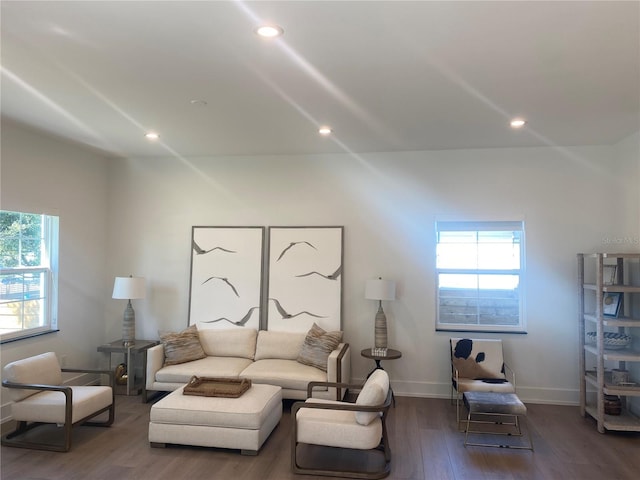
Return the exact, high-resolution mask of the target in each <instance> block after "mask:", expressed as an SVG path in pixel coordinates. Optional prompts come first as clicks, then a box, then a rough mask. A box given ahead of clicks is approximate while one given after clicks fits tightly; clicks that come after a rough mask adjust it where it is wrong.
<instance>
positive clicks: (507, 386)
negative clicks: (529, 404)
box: [456, 378, 516, 393]
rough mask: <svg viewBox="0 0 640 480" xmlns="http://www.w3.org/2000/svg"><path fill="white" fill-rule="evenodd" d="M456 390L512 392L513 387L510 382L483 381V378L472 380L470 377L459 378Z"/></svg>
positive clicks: (513, 390) (461, 391)
mask: <svg viewBox="0 0 640 480" xmlns="http://www.w3.org/2000/svg"><path fill="white" fill-rule="evenodd" d="M456 389H457V390H458V392H460V393H463V392H471V391H475V392H499V393H513V392H515V391H516V390H515V388H514V386H513V384H512V383H511V382H507V381H505V382H501V383H495V382H485V381H484V380H473V379H470V378H459V379H458V385H457V388H456Z"/></svg>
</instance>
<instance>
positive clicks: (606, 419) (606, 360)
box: [578, 253, 640, 433]
mask: <svg viewBox="0 0 640 480" xmlns="http://www.w3.org/2000/svg"><path fill="white" fill-rule="evenodd" d="M613 266H615V276H614V280H613V282H612V284H609V283H608V282H607V283H605V277H604V271H605V268H612V267H613ZM638 272H640V253H617V254H613V253H589V254H587V253H580V254H578V282H579V286H578V287H579V295H580V308H579V325H580V332H579V335H580V413H581V414H582V416H586V415H590V416H591V417H593V418H594V419H595V420H596V422H597V425H598V431H599V432H600V433H604V432H605V431H606V430H618V431H632V432H640V418H639V417H638V416H636V415H634V414H633V413H632V412H631V411H630V410H629V409H628V408H627V406H628V400H629V398H628V397H640V379H634V378H631V379H630V381H631V382H635V384H634V385H616V384H614V383H613V381H612V378H611V377H612V375H611V371H610V370H607V369H606V367H607V366H612V365H613V367H612V368H618V369H626V367H627V363H629V362H640V341H639V340H640V339H639V338H638V336H639V335H640V315H637V313H636V314H634V312H633V310H634V305H637V300H638V299H639V298H640V282H639V281H638V280H637V278H638ZM607 293H620V294H621V305H620V310H619V314H618V316H617V317H611V316H608V315H605V314H604V308H603V303H604V298H605V295H606V294H607ZM634 296H635V297H634ZM594 331H595V332H596V334H595V343H591V342H589V341H588V339H587V333H588V332H594ZM606 332H616V333H624V334H627V335H631V336H632V337H633V342H632V345H631V346H629V347H628V348H621V349H610V348H605V342H604V334H605V333H606ZM605 394H606V395H616V396H618V397H620V399H621V404H622V412H621V414H620V415H608V414H605V405H604V395H605ZM594 395H595V398H594Z"/></svg>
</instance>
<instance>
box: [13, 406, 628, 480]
mask: <svg viewBox="0 0 640 480" xmlns="http://www.w3.org/2000/svg"><path fill="white" fill-rule="evenodd" d="M116 401H117V408H116V421H115V423H114V425H113V426H112V427H110V428H99V427H76V428H75V430H74V437H73V447H72V450H71V451H70V452H68V453H54V452H45V451H37V450H25V449H19V448H11V447H4V446H3V447H2V450H1V454H2V457H1V459H0V469H1V478H2V479H4V480H12V479H20V480H36V479H37V480H40V479H47V480H57V479H60V480H63V479H64V480H72V479H77V480H101V479H104V480H125V479H142V480H146V479H190V480H197V479H221V480H222V479H224V480H226V479H229V480H287V479H293V478H297V479H298V480H305V479H309V480H313V479H319V478H327V477H314V476H307V475H300V476H297V475H293V474H292V473H291V471H290V444H289V422H290V417H289V409H290V406H291V402H285V404H284V407H285V408H284V413H283V417H282V420H281V422H280V425H279V426H278V427H276V429H275V430H274V432H273V433H272V434H271V437H270V438H269V439H268V440H267V442H266V443H265V445H264V446H263V447H262V449H261V451H260V453H259V455H257V456H254V457H251V456H243V455H240V454H239V452H238V451H233V450H222V449H213V448H197V447H184V446H170V447H167V448H164V449H162V448H150V447H149V443H148V441H147V426H148V421H149V409H150V404H146V405H145V404H142V403H141V402H140V397H125V396H118V397H117V399H116ZM527 407H528V416H527V418H528V425H529V427H530V428H531V433H532V437H533V442H534V446H535V451H534V452H531V451H528V450H507V449H498V448H484V447H467V448H465V447H464V446H463V439H464V435H463V434H462V433H460V432H458V431H457V430H456V428H455V407H453V406H451V405H450V403H449V401H448V400H443V399H425V398H409V397H397V398H396V408H392V409H391V413H390V416H389V424H388V425H389V435H390V444H391V449H392V471H391V475H390V476H389V477H388V478H390V479H407V480H409V479H410V480H418V479H420V480H422V479H436V480H440V479H473V480H476V479H492V480H493V479H527V480H529V479H562V480H565V479H580V480H589V479H594V480H601V479H608V480H609V479H637V478H639V476H640V435H639V434H634V433H612V432H609V433H606V434H600V433H598V432H597V430H596V428H595V424H594V422H593V421H592V420H591V419H584V418H582V417H581V416H580V414H579V412H578V408H577V407H564V406H553V405H532V404H530V405H527Z"/></svg>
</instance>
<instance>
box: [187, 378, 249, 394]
mask: <svg viewBox="0 0 640 480" xmlns="http://www.w3.org/2000/svg"><path fill="white" fill-rule="evenodd" d="M249 388H251V380H249V379H248V378H214V377H197V376H195V375H194V376H193V377H191V380H189V383H188V384H187V385H186V386H185V387H184V390H183V393H184V394H185V395H199V396H201V397H227V398H238V397H240V396H242V394H243V393H244V392H246V391H247V390H249Z"/></svg>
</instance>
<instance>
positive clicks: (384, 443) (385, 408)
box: [291, 382, 392, 479]
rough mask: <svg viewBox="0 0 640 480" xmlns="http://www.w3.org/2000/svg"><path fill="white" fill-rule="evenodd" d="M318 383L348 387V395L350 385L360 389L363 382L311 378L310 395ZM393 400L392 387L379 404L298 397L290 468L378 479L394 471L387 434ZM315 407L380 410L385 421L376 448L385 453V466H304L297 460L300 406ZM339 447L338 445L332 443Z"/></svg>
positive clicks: (324, 473)
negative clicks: (369, 468) (359, 468)
mask: <svg viewBox="0 0 640 480" xmlns="http://www.w3.org/2000/svg"><path fill="white" fill-rule="evenodd" d="M316 387H336V388H338V389H345V390H346V394H345V396H347V395H348V391H349V389H360V388H362V385H354V384H347V383H340V382H310V383H309V385H308V387H307V398H312V396H313V389H314V388H316ZM391 404H392V392H391V388H389V391H388V392H387V397H386V399H385V401H384V403H382V404H380V405H372V406H366V405H356V404H355V403H348V402H335V403H334V402H331V403H313V402H303V401H298V402H295V403H294V404H293V405H292V406H291V423H292V430H291V469H292V470H293V472H294V473H297V474H306V475H322V476H330V477H341V478H345V477H346V478H365V479H378V478H384V477H386V476H387V475H389V473H390V472H391V449H390V447H389V439H388V435H387V424H386V419H387V414H388V412H389V408H390V407H391ZM305 408H312V409H325V410H342V411H345V410H346V411H352V412H354V413H355V412H378V413H379V414H380V419H381V422H382V437H381V439H380V443H379V444H378V446H377V447H376V448H375V449H374V450H379V451H382V452H383V454H384V465H383V468H382V469H380V470H378V471H372V472H369V471H357V470H337V469H336V470H330V469H327V468H320V467H318V468H315V467H303V466H301V465H300V464H299V462H298V446H299V445H301V444H299V443H298V436H297V429H298V422H297V413H298V411H299V410H301V409H305ZM331 448H338V447H331Z"/></svg>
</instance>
